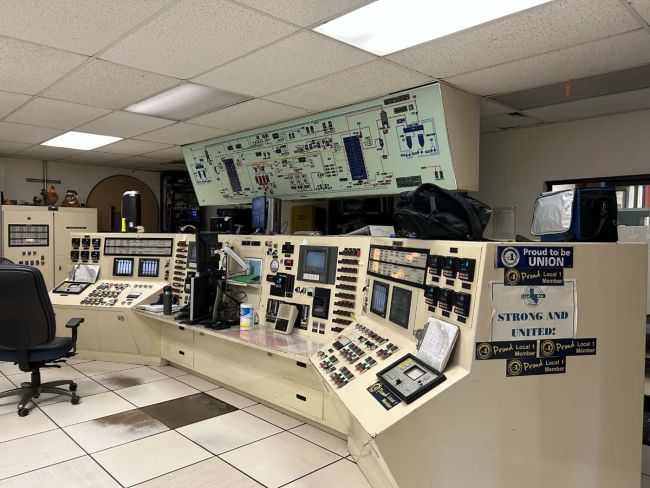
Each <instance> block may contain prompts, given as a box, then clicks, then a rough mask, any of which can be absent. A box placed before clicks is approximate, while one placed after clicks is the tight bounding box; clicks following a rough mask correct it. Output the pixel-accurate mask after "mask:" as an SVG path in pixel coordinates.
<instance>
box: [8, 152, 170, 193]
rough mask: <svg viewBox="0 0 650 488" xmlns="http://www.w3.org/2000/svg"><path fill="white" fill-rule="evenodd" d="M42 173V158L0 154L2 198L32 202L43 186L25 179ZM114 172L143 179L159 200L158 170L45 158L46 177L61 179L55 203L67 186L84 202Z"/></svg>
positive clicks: (37, 176)
mask: <svg viewBox="0 0 650 488" xmlns="http://www.w3.org/2000/svg"><path fill="white" fill-rule="evenodd" d="M42 175H43V163H42V161H37V160H31V159H11V158H0V190H2V191H3V192H4V196H5V198H10V199H12V200H19V201H20V200H25V201H27V202H28V203H30V204H31V203H32V198H33V197H34V196H35V195H38V194H39V193H40V191H41V188H42V186H41V185H40V184H39V183H28V182H27V181H25V179H26V178H42V177H43V176H42ZM114 175H128V176H133V177H135V178H138V179H140V180H142V181H143V182H144V183H146V184H147V185H148V186H149V187H150V188H151V189H152V190H153V192H154V194H155V195H156V198H157V199H158V202H159V203H160V173H156V172H152V171H135V170H130V169H124V168H110V167H106V166H87V165H81V164H64V163H56V162H48V174H47V177H48V179H52V180H61V184H60V185H55V186H56V189H57V192H58V194H59V202H58V203H61V199H62V198H63V195H64V194H65V192H66V190H76V191H78V192H79V200H80V201H81V202H82V203H85V201H86V198H87V197H88V193H90V191H91V190H92V189H93V187H94V186H95V185H96V184H97V183H99V182H100V181H101V180H103V179H104V178H108V177H109V176H114ZM48 188H49V187H48Z"/></svg>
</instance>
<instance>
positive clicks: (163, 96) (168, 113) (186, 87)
mask: <svg viewBox="0 0 650 488" xmlns="http://www.w3.org/2000/svg"><path fill="white" fill-rule="evenodd" d="M248 99H250V97H249V96H246V95H240V94H239V93H232V92H229V91H225V90H219V89H218V88H211V87H209V86H203V85H195V84H193V83H185V84H183V85H179V86H177V87H174V88H172V89H171V90H167V91H165V92H162V93H160V94H159V95H155V96H153V97H151V98H147V99H146V100H143V101H141V102H138V103H135V104H133V105H131V106H129V107H127V108H125V110H128V111H129V112H136V113H139V114H144V115H153V116H155V117H163V118H165V119H172V120H187V119H190V118H192V117H196V116H197V115H201V114H204V113H206V112H211V111H213V110H216V109H218V108H221V107H226V106H228V105H233V104H235V103H239V102H243V101H244V100H248Z"/></svg>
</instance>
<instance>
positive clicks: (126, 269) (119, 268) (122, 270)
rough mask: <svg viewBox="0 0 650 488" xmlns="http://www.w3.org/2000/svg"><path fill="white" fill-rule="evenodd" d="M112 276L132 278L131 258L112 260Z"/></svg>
mask: <svg viewBox="0 0 650 488" xmlns="http://www.w3.org/2000/svg"><path fill="white" fill-rule="evenodd" d="M113 276H133V258H115V259H113Z"/></svg>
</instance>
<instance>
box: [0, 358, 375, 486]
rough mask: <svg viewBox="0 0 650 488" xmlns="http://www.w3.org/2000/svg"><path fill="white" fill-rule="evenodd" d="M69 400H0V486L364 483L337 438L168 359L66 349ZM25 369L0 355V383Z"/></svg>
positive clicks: (56, 375)
mask: <svg viewBox="0 0 650 488" xmlns="http://www.w3.org/2000/svg"><path fill="white" fill-rule="evenodd" d="M44 373H45V374H43V380H44V381H51V380H55V379H75V381H76V382H77V384H78V385H79V389H78V393H79V395H80V396H81V397H82V400H81V404H79V405H72V404H70V403H69V401H68V400H66V399H65V398H63V397H60V396H55V395H49V394H48V395H43V396H42V397H41V398H39V399H37V400H36V405H32V409H31V412H30V414H29V415H28V416H27V417H24V418H21V417H18V415H16V404H17V403H18V397H11V398H3V399H0V488H9V487H12V488H25V487H38V488H55V487H56V488H59V487H61V486H66V487H68V488H119V487H120V486H122V487H130V486H137V487H138V488H177V487H195V486H196V487H201V488H260V487H264V486H266V487H273V488H276V487H281V486H286V487H287V488H332V487H336V488H370V485H369V484H368V482H367V481H366V479H365V478H364V476H363V474H362V473H361V471H360V470H359V468H358V467H357V465H356V464H355V463H354V462H352V461H351V460H350V459H351V458H349V457H348V456H349V453H348V451H347V447H346V443H345V441H343V440H341V439H339V438H337V437H334V436H332V435H330V434H328V433H326V432H324V431H321V430H319V429H317V428H315V427H312V426H310V425H307V424H304V423H303V422H302V421H300V420H297V419H295V418H293V417H290V416H288V415H285V414H284V413H281V412H279V411H276V410H273V409H271V408H269V407H266V406H264V405H261V404H258V403H257V402H255V401H253V400H250V399H249V398H246V397H243V396H242V395H239V394H237V393H235V392H232V391H230V390H227V389H226V388H219V387H218V386H217V385H215V384H212V383H210V382H209V381H206V380H204V379H202V378H198V377H195V376H192V375H188V374H187V373H186V372H185V371H182V370H179V369H177V368H174V367H172V366H162V367H147V366H140V365H137V364H120V363H110V362H105V361H84V360H78V359H73V360H70V361H68V364H67V365H66V366H64V367H62V368H60V369H51V370H44ZM28 379H29V378H28V375H25V374H24V373H21V372H20V371H19V370H18V368H17V367H15V366H13V365H11V364H8V363H1V362H0V391H4V390H6V389H10V388H13V387H14V386H13V385H15V384H20V382H21V381H28Z"/></svg>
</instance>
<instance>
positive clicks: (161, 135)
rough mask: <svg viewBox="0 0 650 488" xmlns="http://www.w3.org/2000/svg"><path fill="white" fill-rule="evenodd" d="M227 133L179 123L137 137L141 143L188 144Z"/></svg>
mask: <svg viewBox="0 0 650 488" xmlns="http://www.w3.org/2000/svg"><path fill="white" fill-rule="evenodd" d="M227 133H228V132H227V131H224V130H220V129H214V128H212V127H203V126H200V125H193V124H187V123H185V122H179V123H177V124H174V125H170V126H168V127H163V128H162V129H158V130H154V131H152V132H148V133H146V134H142V135H139V136H138V139H141V140H143V141H152V142H162V143H164V144H178V145H180V144H190V143H192V142H198V141H204V140H206V139H212V138H213V137H219V136H223V135H225V134H227Z"/></svg>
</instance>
